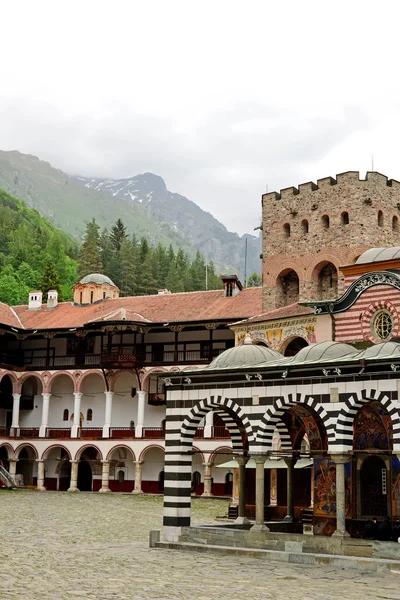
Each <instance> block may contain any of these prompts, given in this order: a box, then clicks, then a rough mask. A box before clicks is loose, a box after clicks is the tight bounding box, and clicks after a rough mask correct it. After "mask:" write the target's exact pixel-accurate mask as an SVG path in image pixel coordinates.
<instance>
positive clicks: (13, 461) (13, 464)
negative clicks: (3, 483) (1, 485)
mask: <svg viewBox="0 0 400 600" xmlns="http://www.w3.org/2000/svg"><path fill="white" fill-rule="evenodd" d="M17 462H18V458H9V459H8V463H9V467H8V472H9V474H10V477H11V478H12V479H13V480H14V482H15V476H16V474H17Z"/></svg>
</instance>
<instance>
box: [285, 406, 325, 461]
mask: <svg viewBox="0 0 400 600" xmlns="http://www.w3.org/2000/svg"><path fill="white" fill-rule="evenodd" d="M290 412H291V413H292V415H293V416H294V417H295V418H296V421H297V422H299V424H301V425H302V427H301V429H298V428H296V427H293V428H291V429H292V431H291V437H292V444H293V447H294V448H295V447H296V446H297V445H296V441H297V438H298V437H301V439H302V438H303V436H304V434H306V435H307V437H308V441H309V444H310V449H311V450H322V449H323V441H322V438H321V433H320V431H319V428H318V425H317V423H316V421H315V419H314V417H313V415H312V414H310V412H309V411H308V410H307V409H306V408H305V407H304V406H300V405H298V406H292V407H291V408H290ZM296 421H295V424H296Z"/></svg>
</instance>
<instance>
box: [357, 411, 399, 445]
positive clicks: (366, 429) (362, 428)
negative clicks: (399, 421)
mask: <svg viewBox="0 0 400 600" xmlns="http://www.w3.org/2000/svg"><path fill="white" fill-rule="evenodd" d="M392 440H393V425H392V419H391V418H390V415H389V414H388V412H387V411H386V409H385V408H384V407H383V406H382V405H381V404H380V403H379V402H370V403H369V404H367V405H365V406H363V407H362V408H361V409H360V410H359V411H358V413H357V416H356V418H355V419H354V448H355V449H357V450H368V449H369V448H375V449H376V450H389V449H390V448H391V447H392Z"/></svg>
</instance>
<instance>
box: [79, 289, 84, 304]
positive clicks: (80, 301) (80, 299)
mask: <svg viewBox="0 0 400 600" xmlns="http://www.w3.org/2000/svg"><path fill="white" fill-rule="evenodd" d="M82 300H83V292H81V293H80V294H79V304H82Z"/></svg>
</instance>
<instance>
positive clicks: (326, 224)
mask: <svg viewBox="0 0 400 600" xmlns="http://www.w3.org/2000/svg"><path fill="white" fill-rule="evenodd" d="M321 223H322V227H323V228H324V229H329V217H328V215H323V217H322V218H321Z"/></svg>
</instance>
